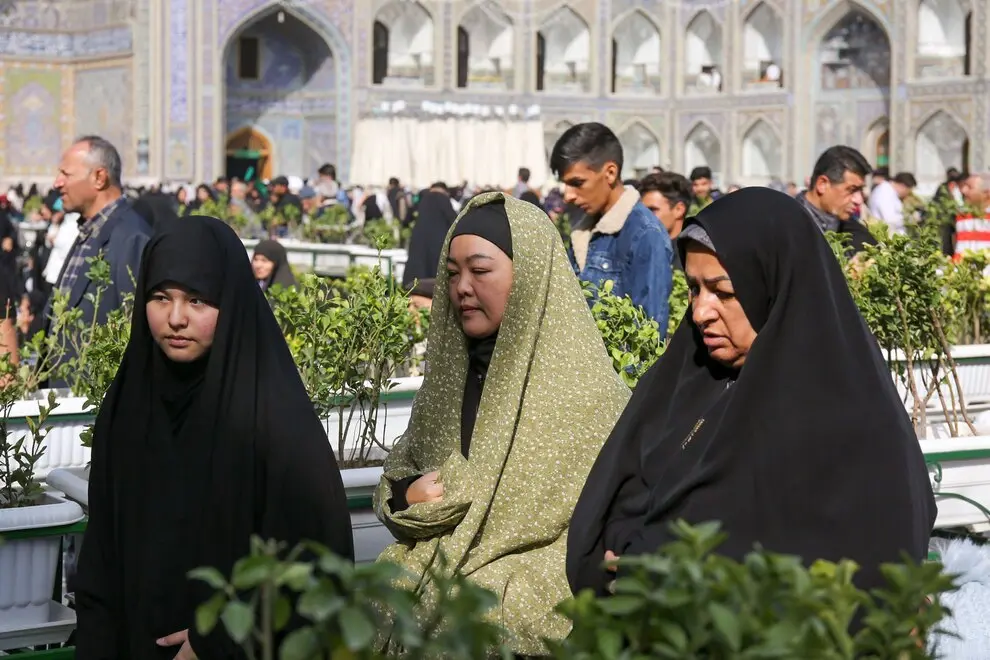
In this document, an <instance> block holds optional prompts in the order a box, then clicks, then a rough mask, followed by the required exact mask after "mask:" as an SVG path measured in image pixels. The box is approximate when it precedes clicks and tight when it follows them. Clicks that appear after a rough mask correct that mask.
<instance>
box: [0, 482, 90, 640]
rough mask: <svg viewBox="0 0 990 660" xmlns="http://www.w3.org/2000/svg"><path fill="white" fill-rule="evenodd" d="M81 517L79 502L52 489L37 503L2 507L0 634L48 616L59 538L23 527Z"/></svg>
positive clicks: (37, 527)
mask: <svg viewBox="0 0 990 660" xmlns="http://www.w3.org/2000/svg"><path fill="white" fill-rule="evenodd" d="M82 519H83V510H82V508H81V507H80V506H79V505H78V504H77V503H75V502H71V501H69V500H66V499H63V498H61V497H58V496H56V495H54V494H50V493H49V494H46V495H45V496H44V498H43V499H42V501H41V502H40V503H39V504H38V505H36V506H29V507H23V508H19V509H0V535H3V536H4V537H5V538H4V542H3V544H2V545H0V639H2V636H3V635H4V633H12V632H13V631H19V630H24V629H33V628H38V627H39V626H44V625H45V624H48V623H50V621H51V612H52V592H53V589H54V587H55V572H56V567H57V566H58V562H59V560H60V557H59V548H60V547H61V539H60V538H59V537H58V536H40V535H39V536H36V537H32V536H30V534H26V533H25V532H32V531H42V530H45V529H49V528H52V527H61V526H64V525H71V524H72V523H75V522H78V521H80V520H82ZM8 637H10V635H8ZM0 648H3V647H2V646H0Z"/></svg>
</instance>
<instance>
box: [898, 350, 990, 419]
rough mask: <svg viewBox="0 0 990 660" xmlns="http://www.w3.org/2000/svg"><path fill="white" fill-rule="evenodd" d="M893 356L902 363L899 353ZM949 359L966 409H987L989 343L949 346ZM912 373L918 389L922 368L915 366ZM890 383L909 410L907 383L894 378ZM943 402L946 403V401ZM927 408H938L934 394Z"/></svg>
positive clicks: (922, 376)
mask: <svg viewBox="0 0 990 660" xmlns="http://www.w3.org/2000/svg"><path fill="white" fill-rule="evenodd" d="M893 357H894V360H895V361H898V362H902V361H903V360H904V356H903V355H902V354H900V353H895V354H894V356H893ZM952 359H953V360H954V361H955V363H956V369H957V371H958V373H959V382H960V383H961V385H962V390H963V398H964V400H965V402H966V407H967V409H971V410H973V411H978V410H986V409H988V408H990V344H972V345H963V346H953V347H952ZM914 371H915V374H916V379H917V381H918V383H919V387H921V385H920V383H921V382H923V379H924V378H925V377H926V376H925V374H924V371H925V369H924V368H922V367H918V366H916V367H915V370H914ZM894 382H895V383H896V384H897V390H898V391H899V392H900V394H901V398H902V399H903V400H904V401H905V402H907V406H908V408H909V409H910V408H911V403H910V401H911V395H910V392H909V391H908V386H907V384H906V383H905V382H903V381H902V380H901V379H900V378H898V377H897V376H894ZM954 385H955V384H954V383H953V386H954ZM946 401H947V402H948V399H946ZM928 408H929V410H940V409H941V404H940V403H939V400H938V395H935V396H934V397H932V400H931V401H930V402H929V406H928Z"/></svg>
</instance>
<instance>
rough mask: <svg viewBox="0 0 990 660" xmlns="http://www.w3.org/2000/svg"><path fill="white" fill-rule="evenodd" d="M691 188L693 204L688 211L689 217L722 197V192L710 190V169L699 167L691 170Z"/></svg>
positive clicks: (715, 189)
mask: <svg viewBox="0 0 990 660" xmlns="http://www.w3.org/2000/svg"><path fill="white" fill-rule="evenodd" d="M691 188H692V189H693V190H694V202H693V203H692V204H691V208H690V209H688V214H689V215H692V216H693V215H698V214H699V213H701V210H702V209H703V208H705V207H706V206H708V205H709V204H711V203H712V202H714V201H715V200H716V199H718V198H719V197H721V196H722V191H721V190H719V189H718V188H714V189H713V188H712V168H710V167H706V166H704V165H703V166H701V167H696V168H694V169H693V170H691Z"/></svg>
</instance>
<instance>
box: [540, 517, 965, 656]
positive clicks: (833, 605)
mask: <svg viewBox="0 0 990 660" xmlns="http://www.w3.org/2000/svg"><path fill="white" fill-rule="evenodd" d="M718 527H719V526H718V524H717V523H708V524H703V525H699V526H697V527H691V526H689V525H687V524H686V523H684V522H677V523H675V524H674V525H673V527H672V528H673V531H674V532H675V535H676V540H675V541H674V542H673V543H670V544H669V545H667V546H665V547H664V548H662V549H661V550H660V551H659V552H658V553H656V554H653V555H645V556H641V557H635V558H629V559H620V560H619V562H618V563H619V566H620V567H621V568H622V572H623V576H622V577H619V578H618V579H617V580H616V581H615V583H614V595H613V596H612V597H610V598H605V599H596V598H595V597H594V595H593V594H592V593H591V592H590V591H586V592H584V593H582V594H580V595H578V596H577V597H576V598H575V599H573V600H571V601H567V602H565V603H563V604H562V605H561V607H560V610H561V611H562V612H563V613H564V614H565V615H566V616H567V617H568V618H570V619H571V620H572V621H573V623H574V629H573V632H572V633H571V635H570V636H569V637H568V638H567V639H566V640H564V641H563V642H560V643H557V644H554V645H553V650H554V657H556V658H560V659H561V660H563V659H567V660H592V659H595V660H599V659H600V660H639V659H644V660H645V659H646V658H658V659H662V658H672V659H673V658H677V659H681V658H733V659H738V660H742V659H745V658H761V659H765V658H780V659H782V660H783V659H790V658H816V659H821V660H826V659H828V660H833V659H834V660H847V659H848V660H852V659H853V658H875V659H877V660H880V659H886V658H889V659H891V660H894V659H897V660H911V659H914V658H928V657H929V656H928V653H927V651H926V644H927V641H928V639H929V638H930V637H931V635H932V633H933V632H934V631H935V627H936V625H937V624H938V622H939V621H940V620H941V618H942V616H943V615H944V614H945V609H944V608H943V607H942V605H941V604H940V602H939V596H940V594H942V593H944V592H946V591H948V590H950V588H951V578H949V577H947V576H945V575H943V574H942V573H941V570H942V567H941V565H939V564H921V565H918V564H914V563H913V562H911V561H906V562H905V563H903V564H898V565H886V566H884V567H883V569H882V570H883V573H884V576H885V578H886V581H887V585H886V587H885V588H884V589H879V590H875V591H873V592H871V593H866V592H863V591H860V590H859V589H857V588H856V587H855V585H853V583H852V578H853V575H854V573H855V571H856V566H855V564H854V563H853V562H850V561H843V562H840V563H838V564H834V563H830V562H825V561H818V562H816V563H815V564H814V565H812V566H811V567H810V568H806V567H805V566H803V565H802V563H801V561H800V560H799V559H798V558H796V557H790V556H784V555H776V554H773V553H770V552H766V551H764V550H760V549H757V550H755V551H753V552H751V553H750V554H749V555H747V556H746V557H745V559H743V561H742V562H737V561H735V560H732V559H728V558H725V557H722V556H719V555H717V554H715V552H716V551H717V548H718V546H719V545H720V544H721V543H722V542H723V541H724V539H725V535H724V534H721V533H719V531H718ZM926 597H928V598H931V603H928V601H926ZM857 613H861V614H862V629H860V630H859V631H858V632H856V633H855V634H850V633H849V631H848V628H849V623H850V622H851V621H852V619H853V616H854V615H855V614H857Z"/></svg>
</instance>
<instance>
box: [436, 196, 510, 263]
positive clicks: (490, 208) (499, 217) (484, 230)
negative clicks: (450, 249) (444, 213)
mask: <svg viewBox="0 0 990 660" xmlns="http://www.w3.org/2000/svg"><path fill="white" fill-rule="evenodd" d="M466 234H471V235H473V236H480V237H481V238H483V239H485V240H486V241H489V242H491V243H493V244H495V245H496V246H497V247H498V249H500V250H502V252H504V253H505V254H506V256H508V257H509V259H511V258H512V230H511V229H510V228H509V216H508V214H507V213H506V212H505V200H504V199H499V200H496V201H494V202H492V203H491V204H485V205H484V206H476V207H474V208H473V209H471V210H470V211H468V212H467V213H465V214H464V217H463V218H461V219H460V220H458V222H457V226H456V227H455V228H454V233H453V235H451V237H450V240H451V241H453V240H454V239H455V238H457V237H458V236H464V235H466Z"/></svg>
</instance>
